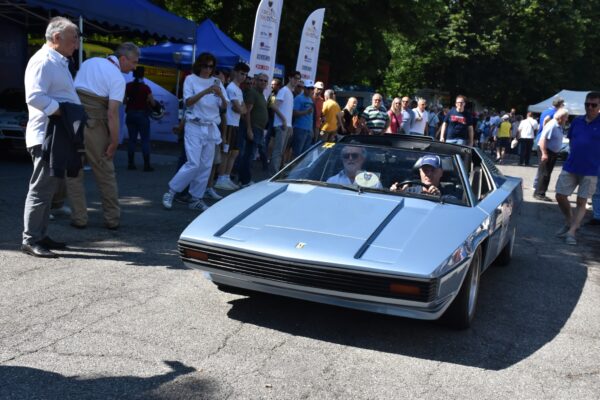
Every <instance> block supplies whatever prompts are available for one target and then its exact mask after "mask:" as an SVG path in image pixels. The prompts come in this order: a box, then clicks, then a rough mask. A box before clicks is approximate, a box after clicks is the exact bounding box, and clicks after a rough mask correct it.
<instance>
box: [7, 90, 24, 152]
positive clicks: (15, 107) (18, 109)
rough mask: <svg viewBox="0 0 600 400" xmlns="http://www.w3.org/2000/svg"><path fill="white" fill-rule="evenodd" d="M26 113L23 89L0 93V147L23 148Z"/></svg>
mask: <svg viewBox="0 0 600 400" xmlns="http://www.w3.org/2000/svg"><path fill="white" fill-rule="evenodd" d="M27 121H28V113H27V105H26V104H25V90H24V89H5V90H4V91H2V93H0V149H2V150H5V149H17V150H25V129H26V128H27Z"/></svg>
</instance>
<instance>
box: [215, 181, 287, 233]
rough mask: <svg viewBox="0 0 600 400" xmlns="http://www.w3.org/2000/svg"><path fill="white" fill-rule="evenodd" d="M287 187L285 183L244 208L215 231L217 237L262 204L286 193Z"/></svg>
mask: <svg viewBox="0 0 600 400" xmlns="http://www.w3.org/2000/svg"><path fill="white" fill-rule="evenodd" d="M287 188H288V185H283V186H282V187H280V188H279V189H277V190H275V191H274V192H273V193H271V194H269V195H268V196H265V197H264V198H263V199H261V200H259V201H257V202H256V203H254V204H253V205H251V206H250V207H248V208H247V209H246V210H244V212H242V213H240V214H239V215H238V216H237V217H235V218H234V219H232V220H231V221H229V222H228V223H226V224H225V225H223V227H222V228H221V229H219V230H218V231H217V233H215V237H221V236H222V235H223V234H225V233H226V232H227V231H228V230H230V229H231V228H233V227H234V226H235V225H237V224H238V223H239V222H240V221H242V220H243V219H244V218H246V217H247V216H248V215H250V214H252V213H253V212H254V211H256V210H258V209H259V208H261V207H262V206H264V205H265V204H267V203H268V202H270V201H271V200H273V199H274V198H275V197H277V196H279V195H280V194H282V193H284V192H285V191H286V190H287Z"/></svg>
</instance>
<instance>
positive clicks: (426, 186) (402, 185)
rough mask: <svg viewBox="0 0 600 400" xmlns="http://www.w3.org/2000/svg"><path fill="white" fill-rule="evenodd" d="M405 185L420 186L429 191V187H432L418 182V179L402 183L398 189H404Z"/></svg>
mask: <svg viewBox="0 0 600 400" xmlns="http://www.w3.org/2000/svg"><path fill="white" fill-rule="evenodd" d="M404 185H419V186H423V187H424V188H425V189H429V186H431V185H427V184H425V183H423V182H421V181H418V180H416V179H407V180H405V181H402V182H400V183H399V184H398V188H401V187H404Z"/></svg>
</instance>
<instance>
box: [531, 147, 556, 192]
mask: <svg viewBox="0 0 600 400" xmlns="http://www.w3.org/2000/svg"><path fill="white" fill-rule="evenodd" d="M538 151H539V153H540V159H541V154H542V151H541V150H538ZM546 152H547V153H548V159H547V160H546V161H540V165H539V167H538V184H537V189H535V193H534V194H535V195H536V196H545V195H546V190H548V185H549V184H550V177H551V175H552V170H553V169H554V164H556V160H557V159H558V153H555V152H553V151H550V150H546Z"/></svg>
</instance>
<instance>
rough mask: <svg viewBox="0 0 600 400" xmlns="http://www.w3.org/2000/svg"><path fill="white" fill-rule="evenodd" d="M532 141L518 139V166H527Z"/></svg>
mask: <svg viewBox="0 0 600 400" xmlns="http://www.w3.org/2000/svg"><path fill="white" fill-rule="evenodd" d="M532 147H533V139H519V164H525V165H529V159H530V158H531V149H532Z"/></svg>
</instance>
